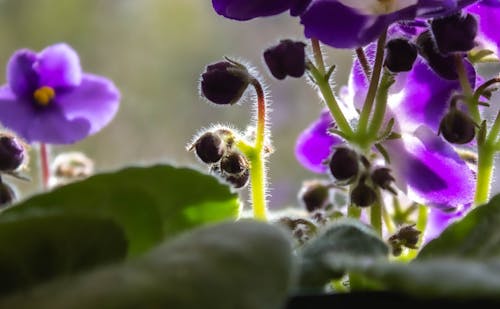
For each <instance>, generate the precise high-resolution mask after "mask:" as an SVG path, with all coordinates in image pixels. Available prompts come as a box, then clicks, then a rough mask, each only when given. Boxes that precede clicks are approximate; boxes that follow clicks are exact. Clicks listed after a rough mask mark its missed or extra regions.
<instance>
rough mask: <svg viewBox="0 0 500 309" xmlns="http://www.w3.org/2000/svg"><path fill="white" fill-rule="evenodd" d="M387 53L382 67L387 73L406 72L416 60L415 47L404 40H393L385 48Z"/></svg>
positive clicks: (416, 52)
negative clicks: (387, 70)
mask: <svg viewBox="0 0 500 309" xmlns="http://www.w3.org/2000/svg"><path fill="white" fill-rule="evenodd" d="M385 48H386V49H387V53H386V56H385V63H384V65H385V66H386V67H387V69H389V71H391V72H394V73H398V72H408V71H410V70H411V68H412V67H413V63H415V60H416V59H417V54H418V51H417V46H416V45H415V44H413V43H411V42H410V41H408V40H406V39H402V38H399V39H393V40H390V41H389V42H387V45H386V46H385Z"/></svg>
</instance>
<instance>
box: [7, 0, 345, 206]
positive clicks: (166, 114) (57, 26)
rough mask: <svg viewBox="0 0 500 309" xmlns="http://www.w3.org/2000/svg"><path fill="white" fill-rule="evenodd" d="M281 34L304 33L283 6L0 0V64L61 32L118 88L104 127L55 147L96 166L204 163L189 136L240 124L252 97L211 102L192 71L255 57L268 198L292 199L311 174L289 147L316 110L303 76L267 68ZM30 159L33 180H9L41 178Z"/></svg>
mask: <svg viewBox="0 0 500 309" xmlns="http://www.w3.org/2000/svg"><path fill="white" fill-rule="evenodd" d="M281 38H295V39H303V36H302V29H301V27H300V24H299V22H298V20H297V19H294V18H291V17H290V16H288V15H287V14H283V15H282V16H279V17H275V18H267V19H257V20H253V21H249V22H245V23H238V22H234V21H230V20H227V19H224V18H222V17H220V16H218V15H217V14H216V13H215V12H214V11H213V10H212V8H211V2H210V1H209V0H64V1H61V0H3V1H0V40H1V44H0V63H1V64H2V70H5V64H6V63H7V61H8V59H9V57H10V55H11V54H12V53H13V52H14V51H15V50H16V49H19V48H23V47H27V48H31V49H34V50H41V49H43V48H44V47H46V46H48V45H50V44H53V43H56V42H67V43H69V44H70V45H71V46H73V47H74V48H75V49H76V50H77V51H78V53H79V54H80V57H81V62H82V66H83V68H84V70H85V71H88V72H93V73H96V74H100V75H105V76H107V77H109V78H111V79H113V80H114V82H115V83H116V85H117V86H118V87H119V88H120V90H121V92H122V96H123V99H122V102H121V107H120V110H119V112H118V115H117V116H116V118H115V120H114V121H113V122H112V123H111V124H110V125H109V126H108V127H106V128H104V129H103V130H102V131H101V132H99V133H98V134H96V135H94V136H92V137H89V138H87V139H86V140H84V141H82V142H80V143H78V144H74V145H68V146H64V147H54V148H53V150H54V153H59V152H62V151H69V150H82V151H84V152H85V153H87V154H88V155H89V156H90V157H91V158H93V159H94V160H95V162H96V167H97V170H99V171H105V170H110V169H116V168H119V167H121V166H124V165H127V164H146V163H150V162H172V161H173V162H175V163H177V164H180V165H189V166H196V167H197V168H199V169H204V168H205V167H204V166H202V165H201V164H200V163H199V162H197V160H196V159H195V158H194V155H193V154H192V153H188V152H186V150H185V146H186V144H187V143H188V141H190V139H191V138H192V136H193V135H194V134H195V133H196V132H198V130H199V129H201V128H202V127H208V126H210V124H212V123H231V124H233V125H234V126H236V127H238V128H240V129H242V130H243V129H245V127H246V126H247V124H248V123H249V119H250V116H251V105H250V104H249V103H250V102H249V101H248V100H247V101H246V102H244V104H241V105H237V106H232V107H229V108H214V107H213V106H210V105H209V104H207V103H206V102H205V101H203V100H202V99H201V98H200V97H199V94H198V81H199V75H200V73H201V72H202V71H203V70H204V67H205V65H207V64H209V63H211V62H214V61H218V60H220V59H222V57H223V56H225V55H227V56H231V57H234V58H237V59H244V60H246V61H248V62H249V63H251V64H252V65H254V66H255V68H256V69H257V70H258V71H259V72H260V73H261V76H262V79H263V80H264V82H265V83H266V84H267V85H268V86H269V88H268V89H269V90H270V94H271V97H272V109H273V111H272V112H271V121H272V126H271V129H272V132H273V141H274V147H275V149H276V151H275V153H274V154H273V155H272V156H271V157H270V160H269V169H270V174H269V176H270V182H271V190H272V191H271V192H270V193H271V195H272V196H271V198H270V199H271V207H283V206H285V205H290V204H296V203H297V201H296V198H297V197H296V196H297V191H298V190H299V188H300V185H301V183H302V181H303V180H304V179H307V178H310V177H313V176H314V175H313V174H312V173H310V172H308V171H307V170H305V169H304V168H302V167H301V166H300V165H299V164H298V163H297V161H296V160H295V157H294V155H293V150H294V144H295V139H296V137H297V135H298V134H299V133H300V131H301V130H303V129H304V128H305V127H306V126H307V125H308V124H309V123H310V122H311V121H312V120H313V119H315V118H316V117H317V115H318V113H319V111H320V110H321V104H320V103H319V100H318V99H317V96H316V94H315V91H314V90H313V89H312V88H311V87H310V86H308V85H307V83H306V81H305V79H301V80H297V79H286V80H285V81H281V82H280V81H276V80H274V79H273V78H272V77H271V76H270V75H269V74H268V71H267V69H266V68H265V66H264V65H263V61H262V51H263V50H264V49H265V48H266V47H268V46H270V45H272V44H274V43H276V42H277V41H278V40H279V39H281ZM350 59H351V54H350V53H348V52H344V53H341V54H339V55H338V56H335V57H333V58H330V60H333V61H334V62H335V63H336V64H338V66H339V72H342V71H345V70H346V68H347V67H348V66H349V64H350ZM338 77H339V78H338V82H339V83H340V84H341V83H343V82H344V81H345V80H346V74H340V75H339V76H338ZM2 82H5V78H4V80H3V81H2ZM36 167H37V158H36V153H35V152H33V155H32V162H31V175H32V176H33V178H34V182H33V183H32V184H23V183H19V182H16V184H17V185H18V187H19V188H21V190H22V191H24V192H25V193H27V194H31V193H33V192H35V191H36V190H37V188H38V186H37V179H38V176H37V174H36V169H37V168H36ZM244 199H246V197H244Z"/></svg>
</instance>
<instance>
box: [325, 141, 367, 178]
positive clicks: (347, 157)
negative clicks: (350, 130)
mask: <svg viewBox="0 0 500 309" xmlns="http://www.w3.org/2000/svg"><path fill="white" fill-rule="evenodd" d="M359 162H360V158H359V156H358V154H357V153H356V152H355V151H354V150H352V149H349V148H345V147H340V148H337V149H335V152H334V153H333V155H332V157H331V158H330V163H329V167H330V172H331V174H332V175H333V177H335V179H337V180H339V181H347V182H349V181H352V180H354V179H355V178H356V176H357V175H358V172H359Z"/></svg>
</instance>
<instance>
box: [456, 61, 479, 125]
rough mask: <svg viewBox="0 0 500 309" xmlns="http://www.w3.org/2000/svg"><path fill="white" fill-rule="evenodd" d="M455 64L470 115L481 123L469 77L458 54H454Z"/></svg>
mask: <svg viewBox="0 0 500 309" xmlns="http://www.w3.org/2000/svg"><path fill="white" fill-rule="evenodd" d="M455 66H456V68H457V74H458V80H459V82H460V86H461V87H462V91H463V93H464V95H465V97H466V100H465V101H466V103H467V108H468V110H469V113H470V116H471V117H472V119H473V120H474V121H475V122H476V123H481V114H479V108H478V105H477V103H476V102H474V99H473V97H474V90H473V89H472V86H471V84H470V82H469V77H468V75H467V70H466V69H465V65H464V60H463V57H462V56H461V55H459V54H457V55H455Z"/></svg>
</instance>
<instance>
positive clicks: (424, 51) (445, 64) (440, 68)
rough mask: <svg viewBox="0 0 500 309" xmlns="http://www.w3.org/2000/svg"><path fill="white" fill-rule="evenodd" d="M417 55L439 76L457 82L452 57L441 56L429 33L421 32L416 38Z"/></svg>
mask: <svg viewBox="0 0 500 309" xmlns="http://www.w3.org/2000/svg"><path fill="white" fill-rule="evenodd" d="M417 46H418V52H419V54H420V55H421V56H422V57H424V58H425V60H427V63H428V64H429V66H430V67H431V68H432V70H433V71H434V72H436V73H437V74H438V75H439V76H441V77H442V78H444V79H447V80H457V79H458V74H457V70H456V66H455V59H454V55H442V54H441V53H440V52H439V50H438V48H437V46H436V42H435V41H434V39H433V38H432V34H431V32H430V31H425V32H422V33H421V34H420V35H419V36H418V38H417Z"/></svg>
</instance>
